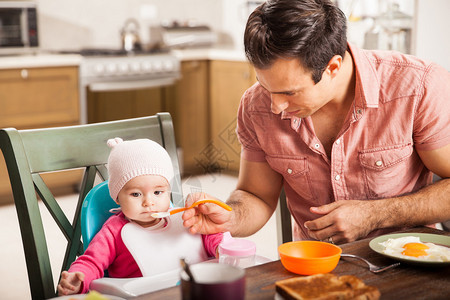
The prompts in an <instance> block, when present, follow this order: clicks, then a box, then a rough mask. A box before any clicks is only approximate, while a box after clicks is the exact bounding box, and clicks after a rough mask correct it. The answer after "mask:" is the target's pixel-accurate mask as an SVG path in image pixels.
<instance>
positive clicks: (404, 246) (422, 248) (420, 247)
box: [380, 236, 450, 262]
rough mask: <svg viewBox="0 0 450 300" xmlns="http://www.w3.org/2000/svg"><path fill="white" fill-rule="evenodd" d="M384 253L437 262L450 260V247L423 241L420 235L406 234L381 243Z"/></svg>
mask: <svg viewBox="0 0 450 300" xmlns="http://www.w3.org/2000/svg"><path fill="white" fill-rule="evenodd" d="M380 245H381V246H383V247H384V250H383V253H385V254H387V255H391V256H395V257H399V258H407V259H412V260H426V261H436V262H447V261H450V248H449V247H445V246H440V245H436V244H434V243H426V242H421V241H420V238H419V237H416V236H405V237H400V238H396V239H388V240H387V241H385V242H382V243H380Z"/></svg>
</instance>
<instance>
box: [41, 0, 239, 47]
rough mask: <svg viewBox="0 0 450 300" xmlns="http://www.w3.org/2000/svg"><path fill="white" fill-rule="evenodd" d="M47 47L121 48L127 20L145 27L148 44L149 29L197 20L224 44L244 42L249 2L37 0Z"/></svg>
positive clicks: (234, 44) (204, 0)
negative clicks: (166, 24) (122, 34)
mask: <svg viewBox="0 0 450 300" xmlns="http://www.w3.org/2000/svg"><path fill="white" fill-rule="evenodd" d="M35 2H36V3H37V5H38V9H39V26H40V43H41V48H43V49H52V50H55V49H56V50H61V49H77V48H82V47H106V48H117V47H120V29H121V27H122V26H123V24H124V23H125V21H126V19H127V18H130V17H133V18H136V19H138V20H139V22H140V24H141V39H142V41H143V42H144V43H147V42H148V40H149V33H148V30H147V28H148V26H150V25H152V24H160V23H161V22H165V23H168V22H172V21H174V20H178V21H194V22H197V23H202V24H208V25H209V26H210V27H211V28H212V29H213V30H215V31H216V32H218V35H219V41H220V42H221V43H222V44H224V43H225V44H228V45H230V46H233V47H240V46H241V44H242V32H243V28H244V24H245V20H246V19H247V16H248V13H247V9H246V5H245V3H246V1H245V0H164V1H161V0H95V1H91V0H77V1H71V0H60V1H54V0H36V1H35Z"/></svg>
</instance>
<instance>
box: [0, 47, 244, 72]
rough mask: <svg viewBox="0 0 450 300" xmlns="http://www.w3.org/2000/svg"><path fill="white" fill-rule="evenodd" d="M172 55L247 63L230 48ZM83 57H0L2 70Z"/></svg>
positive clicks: (51, 64) (56, 64) (75, 63)
mask: <svg viewBox="0 0 450 300" xmlns="http://www.w3.org/2000/svg"><path fill="white" fill-rule="evenodd" d="M172 53H173V54H174V55H175V56H176V57H177V58H178V59H179V60H180V61H188V60H226V61H246V58H245V54H244V51H243V50H236V49H228V48H191V49H176V50H172ZM82 59H83V57H82V56H81V55H77V54H51V53H36V54H29V55H11V56H0V69H15V68H38V67H59V66H78V65H80V63H81V61H82Z"/></svg>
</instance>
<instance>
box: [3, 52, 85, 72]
mask: <svg viewBox="0 0 450 300" xmlns="http://www.w3.org/2000/svg"><path fill="white" fill-rule="evenodd" d="M81 60H82V57H81V56H80V55H76V54H30V55H16V56H13V55H11V56H0V69H15V68H38V67H62V66H78V65H80V63H81Z"/></svg>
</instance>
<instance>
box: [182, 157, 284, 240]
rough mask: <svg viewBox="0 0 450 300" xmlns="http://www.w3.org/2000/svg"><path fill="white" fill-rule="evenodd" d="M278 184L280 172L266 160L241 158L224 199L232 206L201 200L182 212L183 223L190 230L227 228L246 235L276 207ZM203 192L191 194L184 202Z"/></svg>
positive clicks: (213, 231) (192, 199) (224, 229)
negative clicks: (234, 180) (233, 183)
mask: <svg viewBox="0 0 450 300" xmlns="http://www.w3.org/2000/svg"><path fill="white" fill-rule="evenodd" d="M281 184H282V177H281V175H280V174H278V173H276V172H275V171H273V170H272V169H271V168H270V166H269V165H268V164H267V163H266V162H250V161H247V160H245V159H241V165H240V169H239V179H238V183H237V186H236V190H235V191H234V192H233V193H232V194H231V196H230V198H229V199H228V201H227V204H228V205H230V206H231V207H232V209H233V210H232V211H231V212H229V211H226V210H224V209H222V208H220V207H218V206H217V205H214V204H210V203H205V204H201V205H199V206H197V207H196V208H192V209H189V210H186V211H185V212H184V214H183V220H184V223H183V225H184V226H185V227H187V228H189V231H190V232H191V233H193V234H194V233H201V234H211V233H217V232H224V231H230V232H231V234H232V235H233V236H249V235H251V234H253V233H255V232H257V231H258V230H259V229H261V228H262V227H263V226H264V224H266V222H267V221H268V220H269V218H270V217H271V215H272V214H273V212H274V211H275V209H276V207H277V203H278V197H279V194H280V190H281ZM206 196H207V195H204V194H202V193H198V194H190V195H189V196H188V197H187V199H186V206H187V205H189V204H191V203H193V202H194V201H197V200H200V199H201V198H204V197H206ZM209 197H210V196H209Z"/></svg>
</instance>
